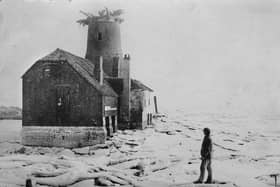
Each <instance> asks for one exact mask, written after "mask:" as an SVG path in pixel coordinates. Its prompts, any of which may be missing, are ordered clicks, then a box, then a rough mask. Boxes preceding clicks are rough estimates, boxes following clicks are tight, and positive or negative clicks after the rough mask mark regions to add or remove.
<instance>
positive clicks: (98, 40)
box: [77, 8, 131, 128]
mask: <svg viewBox="0 0 280 187" xmlns="http://www.w3.org/2000/svg"><path fill="white" fill-rule="evenodd" d="M81 13H82V14H84V15H85V16H86V18H85V19H81V20H78V21H77V22H78V23H80V24H81V25H84V26H86V25H87V26H88V39H87V51H86V55H85V58H86V59H88V60H90V61H91V62H92V63H94V65H95V70H94V71H95V72H94V73H95V75H96V79H98V80H100V79H103V78H104V81H108V82H109V83H110V84H111V85H112V87H113V88H114V89H115V90H116V91H117V92H118V94H119V95H120V97H119V110H118V111H119V115H118V116H119V120H118V121H119V123H120V125H121V124H123V125H124V128H125V126H127V125H128V124H129V121H130V88H131V85H130V84H131V80H130V56H129V55H127V54H126V55H123V52H122V47H121V31H120V24H121V23H122V22H123V19H122V18H121V15H122V14H123V11H122V10H115V11H110V10H108V9H107V8H105V9H104V10H101V11H99V12H98V15H93V14H90V13H85V12H81ZM101 71H102V72H104V77H100V75H102V74H100V72H101Z"/></svg>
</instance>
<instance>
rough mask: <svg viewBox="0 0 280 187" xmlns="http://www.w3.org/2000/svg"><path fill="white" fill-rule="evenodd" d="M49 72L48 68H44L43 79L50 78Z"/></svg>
mask: <svg viewBox="0 0 280 187" xmlns="http://www.w3.org/2000/svg"><path fill="white" fill-rule="evenodd" d="M50 72H51V69H50V68H49V67H47V68H45V69H44V70H43V75H44V77H49V76H50Z"/></svg>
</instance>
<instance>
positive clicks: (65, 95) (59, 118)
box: [56, 86, 71, 125]
mask: <svg viewBox="0 0 280 187" xmlns="http://www.w3.org/2000/svg"><path fill="white" fill-rule="evenodd" d="M70 109H71V108H70V88H69V87H64V86H59V87H57V88H56V122H57V123H59V124H60V125H63V124H65V123H67V122H69V121H70V120H69V118H70Z"/></svg>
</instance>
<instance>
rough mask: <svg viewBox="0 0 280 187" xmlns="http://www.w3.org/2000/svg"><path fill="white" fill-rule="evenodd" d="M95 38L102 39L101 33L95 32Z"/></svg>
mask: <svg viewBox="0 0 280 187" xmlns="http://www.w3.org/2000/svg"><path fill="white" fill-rule="evenodd" d="M97 40H102V33H101V32H98V33H97Z"/></svg>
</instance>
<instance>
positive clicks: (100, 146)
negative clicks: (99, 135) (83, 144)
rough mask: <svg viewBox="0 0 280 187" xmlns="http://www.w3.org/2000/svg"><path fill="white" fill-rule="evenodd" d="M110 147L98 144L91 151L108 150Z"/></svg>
mask: <svg viewBox="0 0 280 187" xmlns="http://www.w3.org/2000/svg"><path fill="white" fill-rule="evenodd" d="M108 148H109V145H108V144H97V145H94V146H91V147H90V148H89V149H90V150H91V151H92V150H97V149H108Z"/></svg>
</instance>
